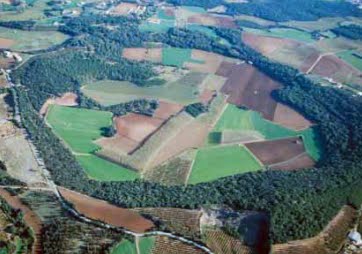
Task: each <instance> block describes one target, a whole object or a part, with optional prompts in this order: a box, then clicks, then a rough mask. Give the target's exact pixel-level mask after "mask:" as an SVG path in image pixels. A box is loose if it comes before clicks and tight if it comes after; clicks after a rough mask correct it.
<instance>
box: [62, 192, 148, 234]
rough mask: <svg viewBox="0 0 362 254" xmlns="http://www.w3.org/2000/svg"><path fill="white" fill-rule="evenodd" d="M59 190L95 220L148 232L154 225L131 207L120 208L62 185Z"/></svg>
mask: <svg viewBox="0 0 362 254" xmlns="http://www.w3.org/2000/svg"><path fill="white" fill-rule="evenodd" d="M59 192H60V194H61V195H62V196H63V197H64V198H65V199H66V200H67V201H68V202H70V203H71V204H73V205H74V208H75V209H76V210H77V211H78V212H79V213H81V214H83V215H85V216H86V217H88V218H91V219H93V220H99V221H103V222H105V223H108V224H110V225H113V226H116V227H123V228H126V229H129V230H132V231H134V232H137V233H143V232H146V231H147V230H150V229H151V228H153V227H154V224H153V223H152V222H151V221H149V220H146V219H145V218H143V217H142V216H141V215H139V214H138V213H136V212H134V211H131V210H129V209H125V208H120V207H117V206H114V205H111V204H109V203H107V202H105V201H102V200H99V199H95V198H91V197H89V196H86V195H82V194H80V193H77V192H74V191H70V190H68V189H65V188H62V187H60V188H59Z"/></svg>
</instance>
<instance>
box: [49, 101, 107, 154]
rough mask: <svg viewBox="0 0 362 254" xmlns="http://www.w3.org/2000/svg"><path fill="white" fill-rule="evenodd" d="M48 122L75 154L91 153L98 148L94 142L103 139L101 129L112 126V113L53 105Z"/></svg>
mask: <svg viewBox="0 0 362 254" xmlns="http://www.w3.org/2000/svg"><path fill="white" fill-rule="evenodd" d="M47 121H48V123H49V124H50V125H51V126H52V128H53V130H54V132H55V133H56V134H57V135H58V136H59V137H61V138H62V139H63V140H64V141H65V142H66V143H67V144H68V145H69V146H70V147H71V149H72V150H73V151H74V152H78V153H90V152H93V151H95V150H97V148H98V146H97V145H96V144H94V143H93V142H92V141H94V140H96V139H98V138H100V137H102V135H101V128H103V127H109V126H110V125H111V124H112V113H111V112H105V111H98V110H90V109H80V108H70V107H63V106H57V105H52V106H51V107H50V108H49V111H48V114H47Z"/></svg>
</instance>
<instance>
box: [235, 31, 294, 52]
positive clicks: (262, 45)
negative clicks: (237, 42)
mask: <svg viewBox="0 0 362 254" xmlns="http://www.w3.org/2000/svg"><path fill="white" fill-rule="evenodd" d="M242 40H243V42H245V43H246V44H247V45H248V46H250V47H252V48H253V49H255V50H257V51H259V52H260V53H262V54H263V55H269V54H271V53H273V52H274V51H275V50H278V49H280V48H283V47H297V46H298V45H299V44H300V43H299V42H297V41H293V40H288V39H283V38H276V37H267V36H261V35H256V34H253V33H247V32H243V34H242Z"/></svg>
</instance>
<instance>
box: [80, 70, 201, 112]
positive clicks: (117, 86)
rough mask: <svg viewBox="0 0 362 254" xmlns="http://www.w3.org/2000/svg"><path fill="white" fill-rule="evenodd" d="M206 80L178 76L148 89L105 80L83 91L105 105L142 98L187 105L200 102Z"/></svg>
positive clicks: (192, 74)
mask: <svg viewBox="0 0 362 254" xmlns="http://www.w3.org/2000/svg"><path fill="white" fill-rule="evenodd" d="M176 75H177V74H176ZM176 75H175V76H176ZM205 78H206V75H205V74H202V73H194V72H191V73H188V74H185V75H181V76H180V77H177V76H176V80H170V81H166V83H165V84H162V85H156V86H147V87H139V86H136V85H134V84H132V83H130V82H127V81H110V80H109V81H108V80H103V81H97V82H94V83H91V84H88V85H85V86H84V87H82V91H83V92H84V93H85V94H86V95H87V96H89V97H91V98H93V99H94V100H96V101H98V102H99V103H101V104H103V105H112V104H118V103H123V102H128V101H131V100H135V99H141V98H148V99H159V100H164V101H168V102H172V103H179V104H183V105H186V104H191V103H194V102H197V101H198V96H199V94H200V84H202V82H203V80H204V79H205Z"/></svg>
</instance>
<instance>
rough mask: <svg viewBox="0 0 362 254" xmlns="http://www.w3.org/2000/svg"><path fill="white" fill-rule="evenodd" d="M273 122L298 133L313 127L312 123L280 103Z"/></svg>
mask: <svg viewBox="0 0 362 254" xmlns="http://www.w3.org/2000/svg"><path fill="white" fill-rule="evenodd" d="M273 121H274V122H275V123H278V124H280V125H283V126H285V127H287V128H289V129H293V130H297V131H299V130H303V129H306V128H308V127H310V126H311V125H312V122H311V121H309V120H308V119H306V118H305V117H304V116H302V115H301V114H299V113H298V112H297V111H295V110H294V109H292V108H290V107H288V106H286V105H284V104H281V103H278V105H277V107H276V109H275V113H274V119H273Z"/></svg>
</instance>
